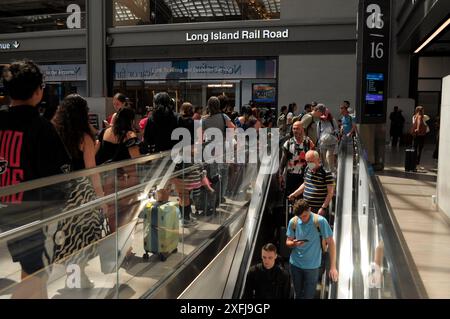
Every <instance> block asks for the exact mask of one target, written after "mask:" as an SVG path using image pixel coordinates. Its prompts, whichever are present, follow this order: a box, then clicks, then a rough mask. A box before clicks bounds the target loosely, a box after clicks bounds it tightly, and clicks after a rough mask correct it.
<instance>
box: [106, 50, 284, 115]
mask: <svg viewBox="0 0 450 319" xmlns="http://www.w3.org/2000/svg"><path fill="white" fill-rule="evenodd" d="M276 68H277V62H276V60H275V59H258V60H202V61H199V60H192V61H188V60H177V61H160V62H130V63H116V65H115V74H114V80H115V81H114V93H116V92H120V93H123V94H125V95H127V97H128V98H129V99H130V101H131V105H132V106H133V107H134V108H135V109H136V111H137V113H138V114H144V113H145V109H146V106H152V105H153V97H154V95H155V94H156V93H158V92H161V91H166V92H168V93H169V95H170V96H171V97H172V98H173V99H174V100H175V102H176V103H175V104H176V108H177V110H179V107H180V106H181V104H182V103H183V102H191V103H192V104H193V105H194V106H203V107H204V106H205V105H206V102H207V100H208V98H209V97H211V96H219V95H225V96H226V97H227V98H228V102H229V105H230V106H232V107H234V109H235V110H236V111H239V110H240V108H241V106H242V105H244V104H249V103H250V102H251V101H252V102H253V103H254V105H255V106H258V107H265V108H271V109H276V103H277V81H276Z"/></svg>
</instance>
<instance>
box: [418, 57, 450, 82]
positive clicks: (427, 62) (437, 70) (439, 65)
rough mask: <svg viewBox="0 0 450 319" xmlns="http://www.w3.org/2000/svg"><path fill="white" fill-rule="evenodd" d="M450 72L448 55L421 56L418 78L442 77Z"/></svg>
mask: <svg viewBox="0 0 450 319" xmlns="http://www.w3.org/2000/svg"><path fill="white" fill-rule="evenodd" d="M448 74H450V57H445V56H441V57H421V58H420V59H419V78H443V77H445V76H447V75H448Z"/></svg>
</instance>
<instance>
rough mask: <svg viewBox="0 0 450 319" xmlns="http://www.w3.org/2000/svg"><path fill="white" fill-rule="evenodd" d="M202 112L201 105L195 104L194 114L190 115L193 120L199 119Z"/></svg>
mask: <svg viewBox="0 0 450 319" xmlns="http://www.w3.org/2000/svg"><path fill="white" fill-rule="evenodd" d="M202 114H203V107H201V106H196V107H194V115H193V116H192V119H193V120H194V121H200V120H201V119H202Z"/></svg>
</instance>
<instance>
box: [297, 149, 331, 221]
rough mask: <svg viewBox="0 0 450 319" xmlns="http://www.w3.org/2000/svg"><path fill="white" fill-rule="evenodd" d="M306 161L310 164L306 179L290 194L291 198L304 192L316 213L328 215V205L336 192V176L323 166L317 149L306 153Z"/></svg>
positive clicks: (304, 196) (306, 171) (306, 199)
mask: <svg viewBox="0 0 450 319" xmlns="http://www.w3.org/2000/svg"><path fill="white" fill-rule="evenodd" d="M306 163H307V165H308V166H307V168H306V170H305V177H304V178H305V181H304V183H303V184H302V185H300V187H299V188H298V189H297V190H296V191H295V192H293V193H292V194H291V195H289V199H290V200H293V199H295V198H296V197H297V196H299V195H301V194H303V198H304V199H305V201H306V202H307V203H308V204H309V206H310V207H311V210H312V211H313V212H314V213H317V214H319V215H322V216H327V209H328V205H329V204H330V202H331V199H332V198H333V193H334V178H333V176H332V175H331V172H328V171H326V170H325V169H324V168H323V166H322V164H321V162H320V156H319V153H317V152H316V151H308V152H307V153H306Z"/></svg>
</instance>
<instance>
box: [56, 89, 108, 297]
mask: <svg viewBox="0 0 450 319" xmlns="http://www.w3.org/2000/svg"><path fill="white" fill-rule="evenodd" d="M88 112H89V108H88V105H87V102H86V100H85V99H84V98H82V97H81V96H80V95H78V94H70V95H68V96H67V97H66V98H65V99H64V100H63V102H62V103H61V105H60V106H59V107H58V109H57V111H56V114H55V116H54V117H53V119H52V123H53V125H54V126H55V128H56V131H57V132H58V134H59V136H60V137H61V139H62V141H63V143H64V145H65V146H66V149H67V151H68V153H69V154H70V156H71V157H72V166H73V170H82V169H85V168H93V167H95V166H96V162H95V138H94V135H93V133H92V130H91V127H90V125H89V119H88ZM70 183H71V186H72V187H71V193H70V195H69V200H68V201H67V204H66V207H65V210H66V211H69V210H72V209H74V208H76V207H79V206H80V205H82V204H85V203H87V202H90V201H92V200H94V199H95V198H96V197H101V196H103V195H104V193H103V189H102V185H101V182H100V177H99V175H98V174H94V175H92V176H91V178H90V179H89V178H86V177H81V178H77V179H76V180H71V181H70ZM103 221H104V219H103V215H102V213H101V212H100V211H99V210H96V209H93V210H90V211H88V212H85V213H83V214H78V215H75V216H72V217H68V218H66V219H64V220H61V221H59V222H58V225H57V228H56V232H55V235H54V236H53V238H55V240H54V247H53V257H52V261H53V262H61V261H64V262H65V263H76V264H78V265H79V266H80V269H81V282H80V284H81V287H80V288H92V287H93V283H92V282H91V281H90V280H89V279H88V277H87V275H86V274H85V272H84V269H85V266H86V264H87V262H88V260H89V259H92V258H94V257H95V255H96V253H97V252H96V247H95V246H93V245H92V244H93V243H95V242H97V241H98V240H100V239H101V238H102V237H104V236H106V230H105V229H103V228H102V225H103Z"/></svg>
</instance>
